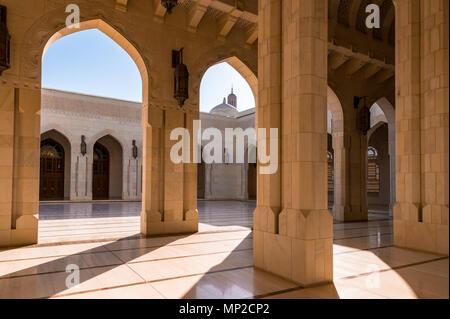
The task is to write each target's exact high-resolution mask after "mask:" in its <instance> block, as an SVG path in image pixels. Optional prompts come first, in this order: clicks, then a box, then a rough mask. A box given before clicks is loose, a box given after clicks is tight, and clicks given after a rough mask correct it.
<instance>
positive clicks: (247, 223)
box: [0, 201, 449, 299]
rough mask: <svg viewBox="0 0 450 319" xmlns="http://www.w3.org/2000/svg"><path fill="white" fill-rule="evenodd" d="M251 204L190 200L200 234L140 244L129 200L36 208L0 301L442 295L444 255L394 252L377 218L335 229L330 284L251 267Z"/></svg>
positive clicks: (385, 225) (3, 268)
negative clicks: (35, 235)
mask: <svg viewBox="0 0 450 319" xmlns="http://www.w3.org/2000/svg"><path fill="white" fill-rule="evenodd" d="M118 204H120V205H118ZM254 206H255V204H254V202H208V201H199V213H200V221H201V224H200V226H199V228H200V232H199V233H196V234H191V235H179V236H166V237H158V238H142V237H140V236H139V229H138V227H139V212H138V211H139V210H140V205H138V204H136V203H101V204H100V203H98V204H87V205H86V204H44V205H41V216H40V217H41V218H40V221H39V242H40V244H39V245H33V246H28V247H22V248H13V249H3V250H0V298H140V299H145V298H200V299H208V298H332V299H335V298H341V299H347V298H352V299H354V298H358V299H360V298H368V299H375V298H448V296H449V284H448V283H449V280H448V279H449V264H448V257H444V256H440V255H436V254H429V253H424V252H417V251H411V250H407V249H402V248H397V247H394V246H393V234H392V220H391V219H390V218H389V215H388V214H387V213H382V212H381V213H380V212H377V213H375V214H369V221H368V222H357V223H339V222H336V223H335V224H334V237H335V240H334V247H333V254H334V260H333V263H334V282H333V284H328V285H322V286H318V287H313V288H301V287H299V286H298V285H297V284H295V283H293V282H290V281H287V280H284V279H282V278H279V277H277V276H274V275H272V274H269V273H266V272H263V271H261V270H258V269H255V268H253V250H252V249H253V247H252V246H253V236H252V230H251V225H252V219H253V210H254ZM133 227H134V228H133ZM74 265H75V266H76V267H78V268H79V279H80V281H79V283H78V284H76V285H74V286H72V285H68V283H69V284H70V283H71V282H70V281H69V282H68V280H69V279H70V278H71V275H73V274H71V273H70V272H66V270H67V269H68V268H67V267H68V266H69V268H70V267H73V266H74Z"/></svg>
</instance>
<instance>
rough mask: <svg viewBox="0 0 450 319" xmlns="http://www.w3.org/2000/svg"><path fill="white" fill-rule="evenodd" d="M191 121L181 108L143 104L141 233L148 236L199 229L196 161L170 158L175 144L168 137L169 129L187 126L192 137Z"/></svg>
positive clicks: (191, 118)
mask: <svg viewBox="0 0 450 319" xmlns="http://www.w3.org/2000/svg"><path fill="white" fill-rule="evenodd" d="M192 120H193V117H191V116H188V115H187V114H185V113H184V112H183V111H181V110H177V109H162V108H159V107H157V106H154V105H150V106H149V105H148V104H144V106H143V134H144V136H143V137H144V141H143V154H144V156H143V161H144V167H143V190H142V212H141V232H142V233H143V234H145V235H147V236H153V235H161V234H175V233H186V232H196V231H197V230H198V212H197V210H196V208H197V198H196V192H197V190H196V185H197V184H196V167H195V166H196V164H183V163H180V164H175V163H173V162H172V161H171V160H170V149H171V147H172V146H173V145H174V144H175V143H177V141H171V140H170V132H171V130H172V129H174V128H178V127H184V128H188V130H189V131H190V135H191V138H192ZM191 150H192V148H191ZM191 158H192V151H191Z"/></svg>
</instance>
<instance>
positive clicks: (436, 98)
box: [0, 0, 449, 286]
mask: <svg viewBox="0 0 450 319" xmlns="http://www.w3.org/2000/svg"><path fill="white" fill-rule="evenodd" d="M232 2H233V1H225V0H213V1H201V0H195V1H182V3H183V5H180V7H179V8H178V9H177V10H175V11H174V12H173V13H172V14H171V15H167V14H166V12H165V10H164V8H162V6H161V5H160V2H159V1H128V2H127V1H117V3H118V5H117V4H116V1H112V0H111V1H109V0H108V1H107V0H96V1H78V3H77V4H78V5H79V7H80V12H81V24H80V29H68V28H66V27H65V25H64V23H65V19H66V13H65V7H66V5H67V4H69V3H71V2H70V1H65V0H58V1H45V0H23V1H16V0H5V1H2V4H3V5H6V6H7V8H8V28H9V32H10V33H11V35H12V41H11V68H10V69H9V70H7V71H5V72H4V73H3V74H2V75H1V76H0V152H1V154H2V156H1V157H0V190H1V192H0V245H1V246H13V245H24V244H32V243H35V242H36V240H37V227H38V200H39V198H38V197H39V196H38V195H39V194H38V190H39V141H40V117H41V113H42V108H41V96H42V93H41V87H40V79H41V58H42V54H43V52H44V50H45V48H46V46H48V45H49V44H51V43H52V42H53V41H55V40H56V39H58V38H59V37H61V36H64V35H66V34H69V33H73V32H76V31H79V30H83V29H89V28H98V29H99V30H101V31H102V32H104V33H106V34H107V35H108V36H110V37H111V38H112V39H113V40H115V41H116V42H117V43H118V44H119V45H120V46H122V47H123V48H124V49H125V50H126V51H127V52H128V53H129V54H130V56H131V57H132V58H133V60H134V61H135V62H136V65H137V66H138V68H139V70H140V72H141V76H142V81H143V109H142V132H143V133H142V143H143V144H142V149H143V152H142V162H143V173H142V179H143V182H142V184H143V185H142V213H141V232H142V233H143V234H145V235H148V236H154V235H161V234H169V233H188V232H196V231H197V229H198V213H197V187H196V186H197V164H192V163H189V164H186V163H185V164H183V163H181V164H174V163H172V162H171V161H170V160H169V152H170V148H171V146H172V145H174V143H175V141H170V140H169V138H168V136H169V132H170V131H171V130H172V129H173V128H175V127H185V128H187V129H189V130H190V131H191V132H192V129H193V128H192V123H193V120H194V119H198V118H199V116H200V115H199V111H198V100H199V98H198V97H199V96H198V94H199V86H200V80H201V78H202V76H203V73H204V72H205V71H206V69H207V68H208V67H209V66H211V65H213V64H215V63H218V62H222V61H228V62H229V63H230V64H231V65H232V66H233V67H235V68H236V69H237V70H238V72H240V73H241V74H242V75H243V77H244V78H245V79H246V80H247V81H248V82H249V84H250V86H251V88H252V90H253V92H254V95H255V99H256V101H257V103H256V104H257V105H256V110H255V117H256V121H255V122H256V124H255V125H256V127H257V128H278V135H277V136H274V135H273V136H270V135H268V136H267V137H266V139H264V140H263V138H262V137H260V136H258V138H259V139H260V140H261V141H262V142H265V143H266V144H267V146H268V145H269V141H270V139H272V140H276V141H278V145H279V149H278V154H279V157H278V160H279V163H278V164H279V165H278V166H279V169H278V171H277V172H276V173H275V174H271V175H261V174H259V175H258V184H257V186H258V187H257V195H258V196H257V208H256V210H255V213H254V265H255V267H258V268H261V269H263V270H266V271H269V272H272V273H275V274H277V275H280V276H282V277H285V278H288V279H291V280H293V281H295V282H297V283H299V284H300V285H302V286H308V285H313V284H317V283H320V282H329V281H332V280H333V255H332V243H333V228H332V215H331V214H330V213H329V212H328V210H327V157H326V155H327V103H328V105H329V106H330V110H331V112H332V113H333V126H332V127H333V130H332V137H333V142H332V143H333V149H334V158H335V189H339V190H340V191H335V192H334V207H333V215H334V217H335V218H336V219H338V220H340V221H361V220H367V192H366V173H367V172H366V170H367V165H366V164H367V147H368V140H367V135H365V134H363V133H362V132H361V131H360V130H359V129H358V124H359V122H358V114H359V111H358V110H357V109H355V108H354V103H353V101H354V97H355V96H358V97H362V96H367V97H368V98H367V103H368V105H369V106H370V105H372V104H374V103H375V102H376V103H377V104H378V105H379V106H380V108H381V109H383V112H384V114H385V116H386V119H387V122H388V134H394V133H395V139H391V138H389V140H390V141H391V143H390V145H389V155H390V167H391V168H393V167H395V172H396V178H395V179H392V180H395V182H394V183H395V186H394V187H391V189H395V190H396V191H395V197H394V196H391V199H392V198H395V207H394V236H395V245H396V246H399V247H405V248H410V249H419V250H425V251H431V252H437V253H442V254H445V255H448V242H449V233H448V231H449V228H448V220H449V211H448V194H449V159H448V153H449V144H448V141H449V138H448V127H449V119H448V113H449V103H448V79H449V71H448V69H449V67H448V61H449V58H448V57H449V56H448V47H449V46H448V44H449V43H448V24H449V2H448V1H447V0H396V1H393V2H392V1H383V4H384V5H382V1H377V3H379V4H380V5H382V7H384V9H383V10H384V11H383V10H382V11H383V12H384V13H382V23H381V25H382V28H381V29H380V30H376V31H375V30H368V29H367V28H366V26H365V23H364V21H365V15H366V13H365V10H364V3H366V2H365V1H359V0H356V1H343V0H341V1H339V0H330V1H327V0H284V1H278V0H259V1H250V0H248V1H240V2H239V3H240V4H243V6H241V5H239V7H238V6H234V5H233V4H232ZM124 3H125V4H124ZM181 47H184V63H185V64H186V65H187V66H188V68H189V71H190V89H189V99H188V100H187V101H186V104H185V106H184V107H183V108H181V109H180V108H179V107H178V105H177V103H176V100H175V99H173V97H172V96H173V69H172V68H171V51H172V50H174V49H177V50H178V49H180V48H181ZM389 106H390V107H389ZM191 135H192V134H191ZM393 141H395V143H394V142H393ZM75 151H76V150H75ZM394 159H395V160H394Z"/></svg>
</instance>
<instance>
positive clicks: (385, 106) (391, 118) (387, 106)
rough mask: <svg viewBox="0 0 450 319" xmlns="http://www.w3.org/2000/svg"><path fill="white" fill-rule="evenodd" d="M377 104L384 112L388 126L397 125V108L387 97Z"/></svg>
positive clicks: (379, 100)
mask: <svg viewBox="0 0 450 319" xmlns="http://www.w3.org/2000/svg"><path fill="white" fill-rule="evenodd" d="M375 103H376V104H378V106H379V107H380V108H381V110H382V111H383V113H384V115H385V116H386V119H387V121H388V124H389V125H395V108H394V106H393V105H392V103H391V102H390V101H389V100H388V99H387V98H386V97H382V98H380V99H378V100H377V101H376V102H375Z"/></svg>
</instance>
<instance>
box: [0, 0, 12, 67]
mask: <svg viewBox="0 0 450 319" xmlns="http://www.w3.org/2000/svg"><path fill="white" fill-rule="evenodd" d="M10 42H11V36H10V35H9V32H8V27H7V26H6V7H5V6H2V5H0V75H2V73H3V71H5V70H8V69H9V68H10V67H11V64H10Z"/></svg>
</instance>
